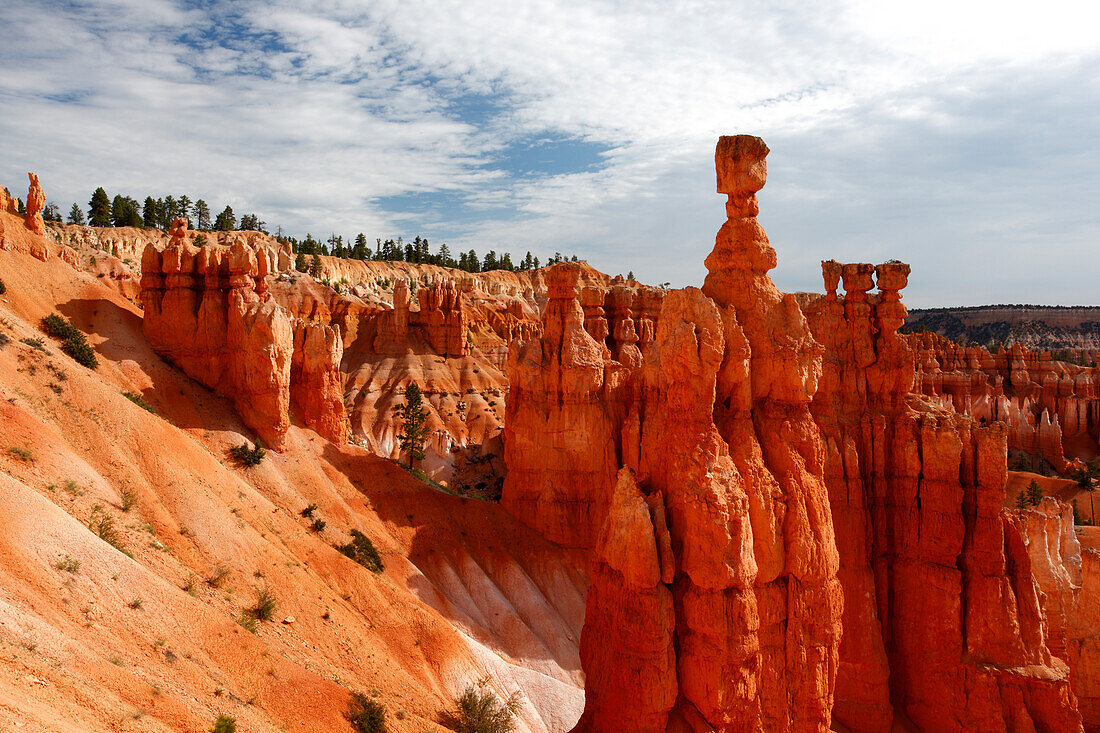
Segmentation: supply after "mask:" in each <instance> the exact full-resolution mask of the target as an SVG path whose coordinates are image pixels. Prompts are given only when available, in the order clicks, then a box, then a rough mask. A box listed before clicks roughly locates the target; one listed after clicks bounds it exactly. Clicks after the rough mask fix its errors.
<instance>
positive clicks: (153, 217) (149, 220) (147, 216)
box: [141, 196, 157, 229]
mask: <svg viewBox="0 0 1100 733" xmlns="http://www.w3.org/2000/svg"><path fill="white" fill-rule="evenodd" d="M141 221H142V223H143V224H145V227H146V228H147V229H155V228H156V226H157V202H156V200H155V199H154V198H153V197H152V196H146V197H145V203H144V204H142V207H141Z"/></svg>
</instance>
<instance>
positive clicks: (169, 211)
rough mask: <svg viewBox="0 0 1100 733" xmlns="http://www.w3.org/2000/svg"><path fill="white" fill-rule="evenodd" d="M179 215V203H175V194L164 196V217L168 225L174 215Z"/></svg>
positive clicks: (172, 220) (173, 218) (174, 217)
mask: <svg viewBox="0 0 1100 733" xmlns="http://www.w3.org/2000/svg"><path fill="white" fill-rule="evenodd" d="M179 215H180V207H179V204H177V203H176V198H175V196H165V197H164V218H165V220H167V222H168V226H171V225H172V222H174V221H175V220H176V217H177V216H179Z"/></svg>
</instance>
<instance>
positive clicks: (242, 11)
mask: <svg viewBox="0 0 1100 733" xmlns="http://www.w3.org/2000/svg"><path fill="white" fill-rule="evenodd" d="M1096 12H1097V11H1095V10H1093V9H1092V6H1090V5H1086V4H1081V3H1068V2H1048V3H1044V5H1043V7H1042V8H1041V9H1036V8H1035V6H1033V5H1024V4H1019V3H1016V4H1014V3H1004V2H999V3H986V2H975V3H957V2H953V3H950V4H949V3H947V2H945V1H941V0H934V1H933V2H926V3H921V4H919V5H905V6H903V5H901V4H898V3H881V2H871V1H870V0H852V1H851V2H828V3H812V4H810V3H777V4H776V3H767V4H765V3H754V2H699V1H691V0H683V1H681V2H672V3H669V2H657V1H656V0H649V1H641V2H630V3H627V2H610V1H607V0H604V1H598V0H597V1H592V0H588V1H585V2H581V1H579V0H557V1H556V2H529V3H527V2H524V3H515V2H488V1H486V0H375V1H374V2H369V3H368V2H352V1H351V0H312V1H311V2H305V3H303V2H291V1H290V0H278V1H276V2H264V3H261V2H256V1H244V0H239V1H237V2H233V3H228V2H226V3H222V4H218V5H214V6H213V7H211V8H208V9H205V10H202V11H200V10H186V11H185V10H181V9H180V7H179V6H178V5H176V4H173V3H171V2H167V1H166V0H161V1H159V2H156V3H152V2H139V1H138V0H130V1H129V2H110V3H107V2H93V3H89V4H86V5H82V6H80V8H79V9H73V7H72V6H68V5H62V4H53V5H51V4H38V3H27V2H21V1H20V0H15V2H14V7H12V8H10V10H9V12H8V13H7V16H8V17H9V18H12V19H14V20H13V22H12V23H11V26H10V27H9V28H8V29H7V31H6V39H10V40H11V43H9V44H8V45H6V46H5V47H4V48H0V66H2V67H3V68H4V69H5V74H4V75H3V76H2V77H0V105H3V107H4V114H3V115H0V141H3V143H4V150H5V154H4V155H3V156H0V181H3V182H6V183H8V184H9V185H13V184H21V183H22V181H23V179H24V177H25V173H24V171H26V170H32V169H34V170H37V171H38V172H39V173H40V174H42V178H43V182H44V184H45V185H46V187H47V194H48V196H49V197H50V199H51V200H56V201H58V202H59V203H64V202H69V201H73V200H76V201H80V202H82V203H83V202H84V201H86V200H87V197H88V195H89V193H90V191H91V189H93V188H94V187H95V186H97V185H105V186H107V187H108V188H109V189H110V190H112V191H116V190H121V191H124V192H132V193H134V194H137V193H141V194H145V193H153V194H161V193H182V192H188V193H189V194H190V195H192V197H195V196H198V195H203V196H206V197H207V198H208V199H209V200H210V201H211V203H212V205H214V206H216V207H218V206H221V205H224V203H225V202H229V203H232V204H233V206H234V208H235V209H236V210H237V212H238V213H243V212H245V211H249V210H255V211H256V212H258V213H260V214H261V216H262V217H263V218H265V219H267V220H268V221H269V222H271V223H281V224H283V225H284V226H286V227H287V228H288V229H289V230H291V231H294V232H297V233H304V232H305V231H307V230H308V231H312V232H314V233H315V234H316V233H318V232H328V231H337V232H343V233H345V234H347V233H352V232H357V231H361V230H362V231H366V232H368V235H369V236H370V237H371V238H373V237H374V236H387V235H389V234H397V233H404V234H406V235H411V234H414V233H421V234H427V235H429V236H430V237H431V238H432V240H433V241H440V238H439V236H438V235H437V232H438V233H447V236H448V237H449V238H450V242H451V244H452V249H454V248H456V247H461V248H463V249H469V248H470V247H475V248H476V249H478V250H479V251H482V252H483V251H486V250H488V249H490V248H492V249H496V250H497V251H501V250H507V249H512V250H519V251H525V250H526V249H528V248H530V249H532V251H534V252H535V253H536V254H541V255H542V256H545V255H546V254H549V253H550V252H553V251H555V250H560V251H563V252H570V253H571V252H576V253H577V254H580V255H581V256H587V257H589V258H590V259H591V260H592V261H593V263H594V264H596V265H597V266H600V267H602V268H604V269H607V270H610V271H612V272H620V271H626V270H629V269H633V270H635V272H636V273H637V274H639V275H640V276H642V277H644V278H647V279H649V280H651V281H658V280H666V279H667V280H672V281H673V282H675V283H677V284H684V283H687V282H698V281H699V280H700V279H701V277H702V274H703V268H702V258H703V256H704V255H705V254H706V252H707V251H709V249H710V247H711V245H712V243H713V234H714V231H715V230H716V229H717V228H718V225H719V224H720V223H721V218H722V205H721V199H720V197H717V196H715V195H714V194H713V193H712V191H713V170H712V167H711V154H712V150H713V144H714V140H715V138H716V137H717V135H719V134H723V133H731V132H756V133H758V134H762V135H764V136H765V138H766V139H768V140H769V142H770V143H771V145H772V148H773V154H772V158H771V161H772V181H771V182H770V183H769V185H768V188H767V189H765V192H764V194H763V196H762V202H763V205H764V214H763V217H762V218H763V221H764V222H765V224H766V225H767V226H768V227H769V229H770V231H772V234H773V239H774V240H775V244H776V245H777V248H778V249H779V255H780V263H781V268H780V270H778V271H777V273H776V276H777V279H778V280H779V282H780V285H781V286H785V287H811V286H815V283H816V275H815V274H814V271H815V270H816V259H819V258H820V257H819V256H818V255H819V253H821V252H825V251H826V250H828V253H826V254H825V256H832V255H833V254H836V255H838V256H841V255H843V256H846V257H851V258H861V259H875V257H876V256H877V253H879V252H883V253H886V252H887V251H888V252H889V255H891V256H899V257H901V258H902V259H905V258H909V259H916V260H918V261H922V262H923V261H925V259H922V258H926V260H927V262H928V263H929V264H932V263H936V262H941V263H942V262H943V261H944V259H945V258H946V257H948V256H950V257H951V258H954V259H955V260H956V261H958V262H960V265H959V267H963V266H965V267H967V268H969V270H967V271H965V272H961V273H959V272H957V270H958V269H959V267H956V268H954V271H952V272H942V271H940V272H928V271H927V269H926V270H924V271H918V272H917V273H916V274H915V276H914V279H913V285H911V287H910V292H911V293H912V294H913V297H914V298H916V299H918V300H922V301H924V302H926V303H927V304H931V303H934V302H938V301H944V302H946V301H949V300H950V301H952V302H977V301H979V300H1013V299H1021V300H1022V299H1030V300H1043V301H1045V302H1057V301H1059V300H1065V299H1067V298H1068V299H1077V300H1094V298H1093V297H1092V296H1091V294H1090V293H1091V290H1090V289H1089V286H1088V285H1087V284H1086V276H1085V275H1084V274H1083V269H1082V268H1080V267H1078V268H1075V269H1071V270H1070V271H1069V272H1066V271H1065V268H1064V262H1065V261H1066V260H1065V257H1068V256H1069V255H1068V254H1067V255H1065V256H1063V255H1062V254H1061V253H1062V251H1063V250H1065V251H1067V252H1069V253H1071V254H1072V253H1073V252H1077V250H1080V249H1081V248H1083V247H1084V246H1085V243H1087V242H1089V241H1095V239H1096V235H1097V232H1098V230H1100V222H1098V220H1097V215H1096V214H1093V213H1092V208H1094V207H1093V206H1092V205H1091V204H1090V199H1089V197H1090V196H1093V195H1094V194H1095V193H1096V192H1097V185H1098V184H1097V176H1098V175H1100V174H1097V173H1096V172H1095V171H1096V167H1095V165H1093V166H1092V167H1091V168H1090V167H1089V165H1086V164H1085V163H1095V162H1097V157H1098V155H1097V145H1098V143H1097V142H1096V140H1095V134H1093V133H1090V132H1089V130H1090V129H1091V127H1093V126H1094V120H1095V114H1096V112H1097V111H1098V109H1097V108H1098V106H1100V105H1097V104H1096V101H1097V87H1096V82H1095V81H1093V79H1094V78H1095V76H1092V77H1090V76H1089V74H1088V73H1087V72H1088V71H1089V70H1095V69H1096V68H1097V66H1096V60H1097V59H1098V58H1100V48H1098V41H1097V39H1096V36H1095V33H1094V32H1092V29H1093V28H1095V26H1096V23H1095V20H1096V17H1095V15H1096ZM194 43H200V44H201V46H202V48H201V49H196V48H195V47H194V46H193V45H192V44H194ZM469 94H485V95H490V96H491V97H492V99H493V100H494V101H495V102H496V103H499V104H501V105H503V109H502V110H500V112H499V114H495V115H492V116H490V117H489V118H488V119H487V120H484V121H476V122H474V121H468V120H463V119H460V118H456V115H455V114H454V112H453V111H452V109H451V107H450V106H449V105H450V101H451V100H452V99H453V98H454V97H455V96H462V95H469ZM72 98H79V102H77V103H65V102H64V101H62V100H65V99H72ZM1044 109H1047V110H1051V114H1042V112H1043V110H1044ZM547 134H551V135H555V136H566V137H576V138H581V139H585V140H588V141H591V142H595V143H599V144H602V145H604V146H607V147H609V148H611V150H610V152H609V153H608V154H607V155H606V156H605V164H604V165H603V166H602V167H601V168H600V169H598V170H593V171H586V172H579V173H570V174H563V175H550V176H539V177H535V178H530V179H524V178H517V177H516V176H514V175H508V174H506V173H502V172H501V171H499V170H494V169H493V168H492V167H486V165H487V164H490V163H492V162H493V161H494V160H495V155H496V154H497V153H498V152H499V151H501V150H503V149H504V148H505V147H506V146H508V145H510V144H513V143H517V142H523V141H527V140H533V139H536V138H539V137H542V136H545V135H547ZM1028 140H1031V141H1032V143H1031V146H1030V148H1029V147H1028V145H1029V144H1028ZM1035 141H1039V143H1040V144H1035ZM990 142H996V143H999V144H1001V145H1003V146H1019V147H1018V148H1017V149H1015V150H1013V149H1011V148H1001V149H999V150H991V149H989V146H988V145H987V144H986V143H990ZM936 146H943V147H941V148H938V149H937V147H936ZM1067 147H1068V149H1067ZM1013 153H1015V154H1016V156H1015V158H1013ZM796 154H801V156H802V158H800V159H795V158H793V157H792V156H793V155H796ZM1060 170H1061V171H1067V172H1070V175H1072V176H1073V187H1072V195H1069V196H1066V195H1065V194H1064V188H1063V187H1064V186H1065V184H1066V181H1064V180H1060V179H1059V175H1058V174H1059V171H1060ZM1032 181H1043V182H1044V183H1045V184H1046V185H1045V186H1044V187H1042V188H1041V189H1039V190H1036V189H1034V188H1033V187H1032V186H1029V185H1028V183H1029V182H1032ZM1060 189H1061V190H1060ZM439 191H450V192H454V193H457V194H460V195H462V196H465V197H468V200H469V208H468V209H467V210H466V211H464V212H463V214H464V215H463V216H462V217H458V219H461V222H460V223H454V222H451V223H448V222H447V221H446V218H447V214H449V213H450V212H446V211H444V212H439V211H434V212H432V211H429V212H428V213H427V214H426V215H425V217H426V218H425V219H423V220H422V227H423V228H418V227H417V222H416V221H410V217H409V216H408V215H406V214H399V213H394V212H388V211H386V210H384V209H382V208H380V207H379V205H377V204H376V203H372V202H373V201H376V200H377V199H378V198H380V197H389V196H400V195H402V194H409V193H418V192H419V193H430V192H439ZM1094 199H1095V197H1094V196H1093V199H1092V200H1094ZM769 207H771V208H769ZM63 208H67V203H66V205H65V206H63ZM502 210H506V211H507V212H510V213H504V214H502V213H501V211H502ZM1043 212H1057V221H1053V220H1051V217H1049V216H1047V215H1046V214H1044V213H1043ZM452 216H453V214H452ZM1040 222H1041V223H1042V225H1040ZM948 224H949V225H948ZM401 227H403V229H402V228H401ZM979 238H980V240H981V242H980V245H981V246H979V243H978V242H977V241H976V239H979ZM781 240H783V241H781ZM1035 241H1043V242H1046V245H1045V246H1046V247H1047V249H1046V250H1045V252H1046V253H1053V254H1052V255H1051V256H1053V255H1057V257H1058V258H1061V259H1056V262H1057V263H1058V267H1059V268H1060V269H1059V271H1058V272H1057V274H1054V273H1050V274H1043V273H1044V272H1045V271H1044V270H1043V268H1042V262H1039V263H1038V264H1037V263H1036V262H1034V261H1032V260H1031V259H1029V258H1028V255H1027V254H1026V253H1027V252H1028V251H1029V248H1030V247H1031V246H1032V243H1033V242H1035ZM888 243H893V244H895V245H896V246H895V247H893V248H892V247H890V246H886V245H887V244H888ZM898 249H900V250H901V251H898ZM991 252H997V253H998V255H999V256H998V257H997V258H996V259H997V262H998V263H1004V265H1005V266H1003V267H993V266H991V265H990V264H989V257H991V255H990V253H991ZM926 253H927V254H926ZM1077 256H1078V257H1083V258H1084V259H1085V261H1086V262H1088V263H1089V264H1091V265H1095V264H1100V262H1093V261H1092V260H1089V259H1088V258H1089V257H1090V255H1089V254H1088V253H1087V252H1077ZM983 263H984V264H983ZM1014 267H1018V268H1019V269H1013V268H1014ZM940 269H941V270H942V269H943V268H940ZM1078 273H1081V274H1078ZM964 282H965V283H971V284H973V283H981V284H982V285H981V287H967V288H963V287H960V283H964ZM1037 287H1042V288H1047V289H1046V290H1043V291H1042V292H1035V290H1036V288H1037ZM1021 290H1023V291H1027V292H1031V293H1032V294H1031V295H1029V296H1028V297H1027V298H1023V297H1020V298H1017V297H1016V296H1015V294H1014V293H1015V292H1020V291H1021Z"/></svg>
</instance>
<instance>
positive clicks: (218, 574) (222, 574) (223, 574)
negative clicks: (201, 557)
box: [206, 565, 231, 588]
mask: <svg viewBox="0 0 1100 733" xmlns="http://www.w3.org/2000/svg"><path fill="white" fill-rule="evenodd" d="M230 572H231V571H230V570H229V568H227V567H225V566H224V565H215V566H214V569H213V570H211V571H210V577H208V578H207V579H206V584H207V585H210V586H213V587H215V588H221V587H222V586H223V585H224V584H225V581H226V579H227V578H228V577H229V573H230Z"/></svg>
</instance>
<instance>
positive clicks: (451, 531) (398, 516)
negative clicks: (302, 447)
mask: <svg viewBox="0 0 1100 733" xmlns="http://www.w3.org/2000/svg"><path fill="white" fill-rule="evenodd" d="M323 456H324V459H325V461H326V462H327V463H329V464H330V465H331V466H333V467H334V468H335V469H336V470H339V471H341V472H343V473H345V474H346V475H347V476H349V477H350V478H351V480H352V483H353V484H355V486H356V487H357V488H358V489H359V490H360V491H362V492H363V494H365V495H366V496H367V497H368V499H369V500H370V503H371V506H372V508H373V509H374V511H375V512H376V513H377V514H378V517H379V518H380V519H381V520H382V521H384V522H386V523H387V524H389V525H391V528H390V531H391V533H392V534H394V535H395V536H396V535H404V536H406V537H409V543H408V547H409V551H408V556H407V559H408V560H409V562H410V563H412V565H413V566H415V568H416V570H417V571H419V572H418V573H411V574H410V576H409V577H408V579H407V581H406V582H407V583H408V586H409V589H410V590H411V591H412V592H413V593H414V594H415V595H416V596H417V597H418V598H419V599H420V600H422V601H423V602H425V603H427V604H428V605H430V606H431V607H432V608H434V609H435V610H437V611H438V612H439V613H440V614H441V615H442V616H443V617H444V618H446V619H448V620H449V621H450V622H451V623H452V624H453V625H454V627H455V628H456V629H457V630H458V631H459V632H460V633H462V635H463V636H464V637H466V638H467V639H468V644H469V647H470V651H471V653H472V654H473V655H474V657H475V658H477V659H478V661H479V663H480V664H481V666H482V667H483V668H484V671H485V672H486V673H488V674H489V675H490V676H491V677H492V678H493V679H494V682H495V683H497V685H498V689H500V690H505V691H511V690H515V689H516V688H517V687H518V688H520V689H521V690H522V692H523V695H524V697H525V698H526V699H527V702H529V703H530V705H531V706H532V710H531V711H530V712H532V713H534V715H535V716H537V719H538V720H540V721H541V722H542V724H543V725H544V726H545V729H546V730H549V731H559V730H560V731H565V730H568V729H569V728H571V727H572V724H573V723H574V722H575V721H576V718H577V717H579V715H580V712H581V708H582V707H583V705H584V691H583V686H584V677H583V673H582V672H581V664H580V655H579V643H580V633H581V627H582V626H583V625H584V612H585V594H586V591H587V586H588V567H587V561H586V559H585V556H584V554H583V553H582V552H581V551H578V550H570V549H566V548H563V547H559V546H557V545H554V544H551V543H549V542H547V541H546V540H545V539H543V538H542V537H541V536H540V535H539V534H537V533H536V532H534V531H533V530H531V529H529V528H527V527H525V526H524V525H522V524H520V523H519V522H518V521H516V520H515V519H514V518H512V517H511V516H510V515H509V514H508V513H507V512H505V511H504V510H503V509H502V508H501V507H500V506H499V505H497V504H495V503H490V502H483V501H477V500H473V499H465V498H462V497H457V496H452V495H450V494H446V493H444V492H441V491H439V490H438V489H435V488H433V487H431V486H429V485H428V484H425V483H423V482H421V481H420V480H418V479H416V478H414V477H413V476H411V475H410V474H409V473H408V472H407V471H405V470H404V469H403V468H401V467H400V466H398V465H397V464H396V463H393V462H392V461H389V460H387V459H382V458H378V457H376V456H373V455H350V454H349V453H347V452H345V451H342V450H340V449H339V448H338V447H337V446H334V445H332V444H328V445H326V446H325V448H324V450H323ZM366 475H370V476H371V477H372V478H381V479H382V480H380V481H376V482H372V483H370V484H369V485H368V484H367V483H365V482H362V481H361V480H359V479H358V478H357V477H359V476H366ZM467 682H473V680H468V681H467ZM524 717H527V716H524ZM529 722H530V721H529ZM538 729H539V727H538V726H534V727H532V730H538Z"/></svg>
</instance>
